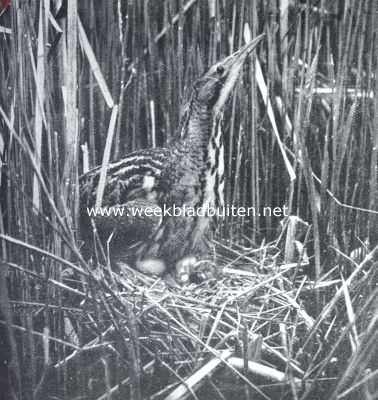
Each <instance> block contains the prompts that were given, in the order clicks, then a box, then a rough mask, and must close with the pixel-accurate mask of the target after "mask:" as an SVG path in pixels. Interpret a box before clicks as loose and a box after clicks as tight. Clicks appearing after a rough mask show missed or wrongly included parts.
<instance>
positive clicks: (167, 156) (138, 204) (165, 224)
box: [79, 34, 264, 280]
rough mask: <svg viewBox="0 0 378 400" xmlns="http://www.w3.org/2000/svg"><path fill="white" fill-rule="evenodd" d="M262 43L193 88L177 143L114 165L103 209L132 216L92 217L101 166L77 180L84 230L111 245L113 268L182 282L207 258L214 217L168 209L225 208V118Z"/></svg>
mask: <svg viewBox="0 0 378 400" xmlns="http://www.w3.org/2000/svg"><path fill="white" fill-rule="evenodd" d="M263 36H264V35H263V34H262V35H259V36H257V37H256V38H255V39H253V40H252V41H250V42H249V43H247V44H245V45H244V46H243V47H242V48H240V49H239V50H238V51H236V52H234V53H233V54H231V55H230V56H228V57H226V58H225V59H223V60H222V61H219V62H217V63H216V64H214V65H212V66H211V67H210V68H209V70H208V71H207V72H205V73H204V74H203V75H202V76H200V77H199V78H198V79H197V80H196V81H195V82H194V84H193V86H192V90H191V93H190V96H189V101H188V102H187V104H186V105H185V107H184V110H185V111H184V112H183V115H182V117H181V119H180V123H179V128H178V134H177V135H176V136H177V137H176V139H175V140H173V141H172V142H171V143H169V145H167V146H166V147H156V148H148V149H141V150H137V151H134V152H132V153H130V154H128V155H126V156H125V157H123V158H122V159H120V160H119V161H116V162H113V163H110V164H109V165H108V167H107V170H106V180H105V184H104V192H103V198H102V204H101V205H102V207H107V208H108V209H109V207H113V209H122V210H123V212H124V211H125V210H126V216H125V213H123V215H122V216H121V217H120V216H119V215H117V216H116V215H113V214H111V215H110V216H109V215H101V214H100V215H99V214H97V215H95V216H94V217H93V216H92V218H90V217H89V215H88V210H89V209H90V208H91V207H93V206H94V205H95V204H96V196H97V190H98V185H99V181H100V173H101V166H99V167H96V168H94V169H92V170H89V171H88V172H86V173H85V174H83V175H82V176H81V177H80V178H79V185H80V189H79V191H80V230H81V231H82V232H84V235H83V237H85V236H87V238H86V240H88V235H90V233H91V232H92V227H93V226H95V228H96V229H95V230H96V232H97V233H98V236H99V237H100V238H101V240H102V241H104V240H105V239H106V238H108V243H110V247H109V248H110V253H111V254H110V257H111V258H112V260H113V261H114V262H115V264H120V263H122V262H125V263H126V264H128V265H130V264H133V266H134V267H135V268H136V269H139V270H140V271H141V272H143V273H151V274H156V275H164V274H166V273H168V272H172V271H173V272H175V271H176V276H177V275H178V274H181V276H185V278H184V280H187V279H188V278H187V277H188V275H190V274H191V270H192V269H195V265H198V263H199V261H200V260H202V259H206V257H208V255H209V240H208V237H209V233H210V230H211V228H210V226H211V224H210V222H211V218H210V217H209V216H207V215H203V214H201V215H197V214H195V213H193V212H192V214H191V215H189V213H188V214H187V215H185V216H183V215H181V216H176V217H175V216H172V214H171V212H169V210H171V208H172V207H176V209H181V210H182V209H183V208H186V210H188V209H191V210H198V209H199V208H200V207H202V210H206V207H214V208H216V207H221V206H223V205H224V199H223V190H224V184H225V174H224V156H223V155H224V149H223V135H222V129H221V124H220V120H221V117H222V111H223V110H224V106H225V104H226V102H227V100H228V99H229V98H230V95H231V93H232V91H233V89H234V87H235V85H236V82H237V80H238V77H239V75H240V71H241V69H242V67H243V65H244V63H245V61H246V60H247V58H248V56H249V55H250V54H251V53H252V51H253V50H254V49H255V48H256V46H257V45H258V44H259V43H260V41H261V40H262V38H263ZM136 208H139V209H141V210H142V211H146V210H147V209H150V210H151V209H152V208H153V209H154V210H156V211H157V212H156V213H154V215H153V216H151V213H149V214H150V215H149V216H147V213H145V214H144V213H143V212H141V213H139V214H138V215H134V214H133V213H132V212H130V211H132V210H133V209H136ZM158 210H160V213H159V212H158ZM167 210H168V212H166V211H167ZM163 211H164V212H163ZM171 211H172V210H171ZM155 214H156V215H155ZM182 271H184V272H182Z"/></svg>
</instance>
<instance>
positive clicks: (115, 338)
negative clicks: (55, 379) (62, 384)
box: [55, 244, 313, 399]
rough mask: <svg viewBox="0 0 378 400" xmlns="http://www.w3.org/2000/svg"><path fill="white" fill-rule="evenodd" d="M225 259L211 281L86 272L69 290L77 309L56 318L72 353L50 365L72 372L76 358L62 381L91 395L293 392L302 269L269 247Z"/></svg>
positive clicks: (303, 325)
mask: <svg viewBox="0 0 378 400" xmlns="http://www.w3.org/2000/svg"><path fill="white" fill-rule="evenodd" d="M219 247H220V248H222V247H223V249H225V247H226V246H224V245H221V244H219V246H218V248H219ZM227 253H228V254H227V255H225V252H224V251H223V255H221V254H218V257H217V266H218V268H219V270H220V271H221V273H220V275H219V277H218V278H217V279H211V280H208V281H205V282H202V283H201V284H187V285H183V286H180V285H178V284H175V283H174V280H173V279H172V278H169V277H168V278H164V279H163V278H156V277H151V276H146V275H143V274H141V273H139V272H137V271H135V270H132V269H128V268H126V269H124V270H123V274H116V273H113V272H110V273H109V270H107V269H98V270H97V271H95V272H94V273H93V274H92V275H93V276H92V278H91V279H89V280H88V282H87V283H86V284H85V285H84V287H85V289H84V290H83V291H82V290H79V289H77V288H76V289H74V294H73V297H72V298H76V302H77V301H79V307H78V308H79V309H80V310H81V311H80V312H78V310H77V308H76V310H75V311H72V312H69V313H67V318H66V321H65V323H66V325H67V328H70V332H71V333H70V334H69V335H70V338H69V341H70V342H71V343H76V345H77V349H76V350H73V351H72V352H71V353H70V354H67V356H66V357H65V358H64V359H63V360H62V361H61V362H59V364H56V365H55V368H65V369H66V370H69V371H75V370H77V369H76V368H71V367H70V366H71V365H78V364H77V363H78V361H79V360H80V365H81V367H80V368H81V370H80V374H79V375H78V374H77V373H74V374H73V376H72V377H71V379H73V381H75V380H77V384H78V385H79V384H80V389H81V390H82V386H83V385H86V386H87V390H88V392H89V393H88V395H89V397H90V398H96V399H106V398H107V396H108V395H109V394H110V393H111V394H112V395H113V396H116V397H115V398H118V397H117V393H118V394H119V396H120V398H124V397H122V396H125V395H127V396H132V397H135V398H138V397H139V396H142V397H141V398H146V397H148V398H154V399H155V398H159V399H160V398H166V399H178V398H180V399H181V398H185V397H186V396H188V395H190V394H191V395H193V396H194V398H196V393H197V395H198V393H205V394H206V396H213V395H214V393H218V394H219V393H221V392H223V393H228V392H230V391H231V393H235V394H237V393H240V391H242V392H243V391H244V390H249V391H253V392H254V393H255V395H256V394H258V396H261V398H264V397H265V396H267V394H266V393H269V395H271V394H272V391H273V392H274V391H277V390H281V391H282V390H286V389H288V390H289V389H290V390H293V388H292V386H293V385H295V386H296V387H298V389H299V386H300V382H301V378H303V375H304V372H303V369H302V367H301V365H300V364H299V363H298V361H294V358H293V357H292V356H291V355H292V354H293V352H295V351H296V347H297V348H299V343H296V342H298V341H299V339H297V338H298V337H300V336H302V337H303V335H302V334H300V332H302V333H303V332H304V331H308V330H310V329H311V328H312V326H313V319H312V318H311V317H310V316H309V314H307V312H306V311H305V309H304V307H303V306H302V305H301V304H300V303H299V300H298V299H297V291H296V290H295V289H294V286H293V282H292V281H293V279H295V280H296V279H297V277H298V276H299V275H298V274H300V270H301V268H302V266H301V263H300V262H298V263H292V264H284V263H282V262H281V263H280V261H279V260H280V253H279V251H278V249H277V248H276V247H274V246H273V245H271V246H270V245H267V246H263V247H260V248H257V249H246V248H240V247H239V248H237V249H231V248H227ZM78 329H79V330H80V338H79V335H78ZM66 331H67V330H66ZM67 333H68V331H67ZM83 338H85V343H84V342H83ZM297 345H298V346H297ZM83 357H84V363H83ZM83 365H85V367H84V368H83ZM80 382H81V383H80ZM74 386H75V385H74ZM214 391H215V392H214ZM112 398H113V397H112ZM139 398H140V397H139ZM206 398H208V397H206ZM209 398H212V397H209Z"/></svg>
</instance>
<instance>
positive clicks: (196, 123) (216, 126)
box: [176, 98, 224, 206]
mask: <svg viewBox="0 0 378 400" xmlns="http://www.w3.org/2000/svg"><path fill="white" fill-rule="evenodd" d="M180 128H181V129H180V138H179V139H178V141H177V142H176V146H177V147H176V148H177V149H178V150H179V151H180V152H182V154H185V157H184V162H185V163H188V162H189V163H192V164H193V171H194V172H197V173H198V174H199V175H200V179H201V181H202V182H203V198H202V205H203V206H206V205H209V206H221V205H223V186H224V149H223V135H222V130H221V124H220V118H219V116H218V117H216V116H214V113H213V110H212V108H209V107H207V106H206V105H203V104H201V103H199V102H197V101H196V100H195V98H194V99H192V100H191V101H190V103H189V104H188V107H187V109H186V111H185V113H184V115H183V117H182V119H181V123H180Z"/></svg>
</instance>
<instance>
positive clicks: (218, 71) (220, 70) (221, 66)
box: [217, 65, 224, 75]
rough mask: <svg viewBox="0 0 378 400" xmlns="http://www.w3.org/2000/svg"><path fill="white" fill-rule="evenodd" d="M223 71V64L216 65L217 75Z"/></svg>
mask: <svg viewBox="0 0 378 400" xmlns="http://www.w3.org/2000/svg"><path fill="white" fill-rule="evenodd" d="M223 72H224V67H223V65H218V66H217V73H218V74H219V75H222V74H223Z"/></svg>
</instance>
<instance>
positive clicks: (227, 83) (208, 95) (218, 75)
mask: <svg viewBox="0 0 378 400" xmlns="http://www.w3.org/2000/svg"><path fill="white" fill-rule="evenodd" d="M263 37H264V35H263V34H262V35H260V36H257V37H256V38H255V39H253V40H252V41H251V42H249V43H247V44H246V45H244V46H243V47H242V48H241V49H239V50H238V51H236V52H235V53H233V54H231V55H230V56H228V57H227V58H225V59H224V60H222V61H220V62H218V63H216V64H214V65H213V66H212V67H211V68H210V69H209V70H208V71H207V72H206V73H205V74H204V75H202V76H201V77H200V78H199V79H197V81H196V82H195V84H194V88H195V91H196V98H197V101H199V102H200V103H201V104H203V105H206V106H208V107H210V108H213V110H214V112H215V113H217V112H219V111H220V110H221V109H222V107H223V106H224V104H225V103H226V101H227V99H228V98H229V96H230V93H231V92H232V89H233V88H234V86H235V83H236V81H237V78H238V76H239V72H240V70H241V68H242V66H243V64H244V62H245V60H246V59H247V57H248V56H249V54H251V52H252V51H253V50H254V49H255V48H256V46H257V45H258V43H259V42H260V41H261V39H262V38H263Z"/></svg>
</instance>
